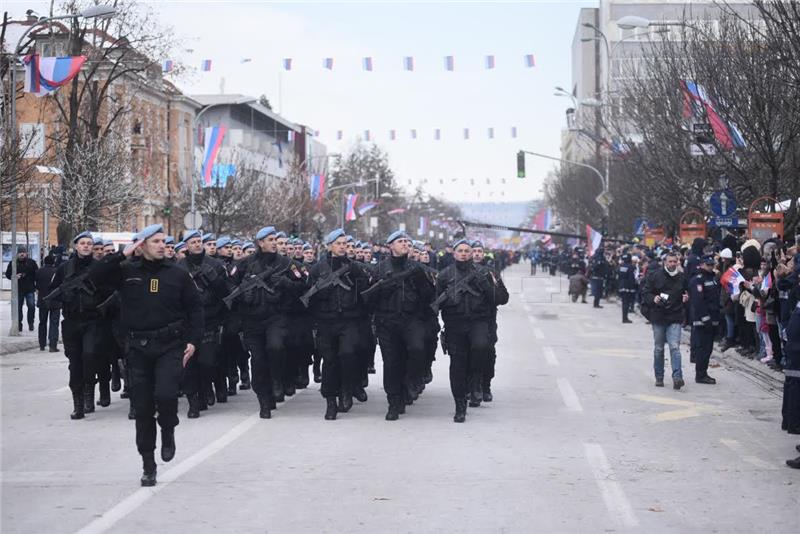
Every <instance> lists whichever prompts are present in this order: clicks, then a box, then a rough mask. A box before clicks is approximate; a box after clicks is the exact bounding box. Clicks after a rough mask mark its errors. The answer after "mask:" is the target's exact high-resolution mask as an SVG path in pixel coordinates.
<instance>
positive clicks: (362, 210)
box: [358, 201, 378, 216]
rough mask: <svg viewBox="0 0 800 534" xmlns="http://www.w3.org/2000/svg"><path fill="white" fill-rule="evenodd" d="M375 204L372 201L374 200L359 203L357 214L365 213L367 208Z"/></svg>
mask: <svg viewBox="0 0 800 534" xmlns="http://www.w3.org/2000/svg"><path fill="white" fill-rule="evenodd" d="M377 205H378V203H377V202H374V201H371V202H364V203H363V204H361V205H360V206H359V207H358V214H359V215H360V216H363V215H364V214H365V213H367V212H368V211H369V210H371V209H372V208H374V207H376V206H377Z"/></svg>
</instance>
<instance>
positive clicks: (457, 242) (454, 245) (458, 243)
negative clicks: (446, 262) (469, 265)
mask: <svg viewBox="0 0 800 534" xmlns="http://www.w3.org/2000/svg"><path fill="white" fill-rule="evenodd" d="M458 245H467V246H468V247H470V248H472V243H470V242H469V241H467V240H466V239H463V238H462V239H459V240H458V241H456V242H455V243H453V244H452V245H451V246H452V247H453V248H456V247H457V246H458Z"/></svg>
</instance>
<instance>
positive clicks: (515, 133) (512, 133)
mask: <svg viewBox="0 0 800 534" xmlns="http://www.w3.org/2000/svg"><path fill="white" fill-rule="evenodd" d="M511 138H512V139H516V138H517V127H516V126H512V127H511Z"/></svg>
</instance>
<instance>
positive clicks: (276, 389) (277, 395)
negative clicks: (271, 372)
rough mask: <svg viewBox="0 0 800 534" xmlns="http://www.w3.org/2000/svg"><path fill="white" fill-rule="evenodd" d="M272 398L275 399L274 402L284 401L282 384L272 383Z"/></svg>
mask: <svg viewBox="0 0 800 534" xmlns="http://www.w3.org/2000/svg"><path fill="white" fill-rule="evenodd" d="M272 398H273V399H275V402H285V401H286V395H284V393H283V384H281V383H280V382H278V381H273V382H272Z"/></svg>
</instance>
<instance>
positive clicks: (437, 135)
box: [433, 128, 442, 141]
mask: <svg viewBox="0 0 800 534" xmlns="http://www.w3.org/2000/svg"><path fill="white" fill-rule="evenodd" d="M433 138H434V139H435V140H436V141H439V140H440V139H441V138H442V131H441V130H440V129H439V128H436V129H435V130H434V131H433Z"/></svg>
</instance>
